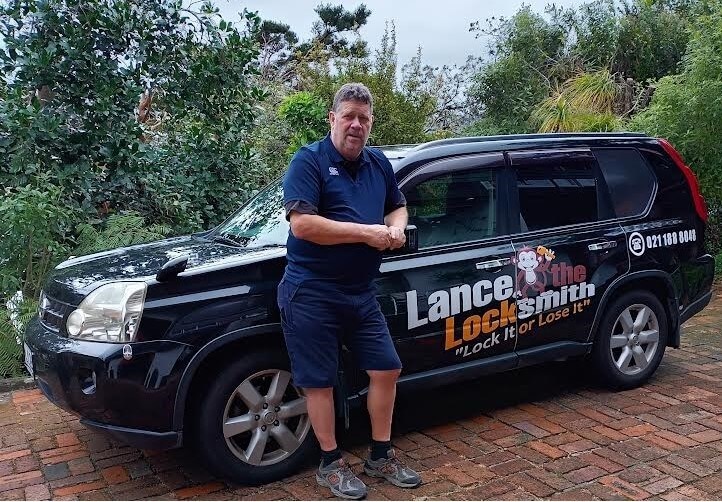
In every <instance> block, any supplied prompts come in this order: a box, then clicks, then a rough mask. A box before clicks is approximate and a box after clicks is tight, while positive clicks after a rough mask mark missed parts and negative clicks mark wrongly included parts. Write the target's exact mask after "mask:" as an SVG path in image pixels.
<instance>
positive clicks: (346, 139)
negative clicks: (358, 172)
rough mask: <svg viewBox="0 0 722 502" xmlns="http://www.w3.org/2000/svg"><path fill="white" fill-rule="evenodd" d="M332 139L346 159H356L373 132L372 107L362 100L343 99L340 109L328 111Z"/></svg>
mask: <svg viewBox="0 0 722 502" xmlns="http://www.w3.org/2000/svg"><path fill="white" fill-rule="evenodd" d="M328 120H329V122H330V123H331V141H332V142H333V146H335V147H336V150H338V151H339V153H340V154H341V155H343V157H344V158H345V159H346V160H356V159H357V158H358V156H359V155H360V154H361V150H362V149H363V147H364V145H365V144H366V141H367V140H368V139H369V133H371V125H372V124H373V122H374V117H373V115H371V107H370V106H369V105H367V104H365V103H361V102H360V101H341V103H340V105H339V107H338V110H337V111H335V112H333V111H331V112H328Z"/></svg>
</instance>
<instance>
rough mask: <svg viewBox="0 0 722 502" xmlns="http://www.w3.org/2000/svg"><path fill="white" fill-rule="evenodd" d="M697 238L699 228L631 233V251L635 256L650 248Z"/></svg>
mask: <svg viewBox="0 0 722 502" xmlns="http://www.w3.org/2000/svg"><path fill="white" fill-rule="evenodd" d="M696 240H697V230H695V229H691V230H677V231H672V232H665V233H661V234H648V235H646V236H645V235H642V234H640V233H639V232H632V233H631V234H629V239H628V246H629V252H630V253H632V254H633V255H634V256H642V255H643V254H644V253H645V251H647V250H648V249H656V248H661V247H669V246H676V245H677V244H686V243H688V242H695V241H696Z"/></svg>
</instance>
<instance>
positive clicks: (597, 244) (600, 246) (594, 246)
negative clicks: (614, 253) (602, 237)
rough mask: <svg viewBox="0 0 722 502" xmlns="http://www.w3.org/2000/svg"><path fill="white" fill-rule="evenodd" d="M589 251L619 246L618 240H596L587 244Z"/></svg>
mask: <svg viewBox="0 0 722 502" xmlns="http://www.w3.org/2000/svg"><path fill="white" fill-rule="evenodd" d="M587 247H588V248H589V251H601V250H603V249H611V248H615V247H617V241H606V242H595V243H594V244H590V245H589V246H587Z"/></svg>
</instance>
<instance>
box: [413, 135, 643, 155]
mask: <svg viewBox="0 0 722 502" xmlns="http://www.w3.org/2000/svg"><path fill="white" fill-rule="evenodd" d="M649 137H650V136H649V135H647V134H645V133H641V132H577V133H544V134H542V133H540V134H503V135H498V136H469V137H466V138H448V139H437V140H434V141H429V142H428V143H422V144H420V145H418V146H415V147H414V148H411V149H409V151H410V152H417V151H419V150H425V149H427V148H434V147H437V146H445V145H457V144H459V143H482V142H485V141H510V140H524V139H560V138H561V139H564V138H580V139H582V138H649Z"/></svg>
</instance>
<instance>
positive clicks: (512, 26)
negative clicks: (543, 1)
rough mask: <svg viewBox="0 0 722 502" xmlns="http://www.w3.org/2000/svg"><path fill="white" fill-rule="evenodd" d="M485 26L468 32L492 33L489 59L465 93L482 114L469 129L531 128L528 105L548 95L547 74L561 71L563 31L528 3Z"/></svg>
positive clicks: (476, 25)
mask: <svg viewBox="0 0 722 502" xmlns="http://www.w3.org/2000/svg"><path fill="white" fill-rule="evenodd" d="M488 24H489V27H488V28H487V29H481V28H480V27H479V23H474V24H472V31H477V32H479V33H480V34H482V35H488V36H491V37H492V43H491V45H490V48H489V54H490V56H492V58H493V59H492V61H491V62H490V63H489V64H488V65H486V66H485V67H483V68H482V69H481V71H480V72H479V73H477V75H476V76H475V78H474V82H473V84H472V86H471V88H470V89H469V91H468V93H467V94H468V96H469V99H470V103H472V104H475V107H476V109H477V110H478V112H477V113H478V117H479V118H481V117H482V116H483V118H484V121H483V123H482V124H479V125H477V126H473V127H472V128H470V130H471V131H473V130H480V131H483V130H490V131H498V132H500V133H524V132H531V131H532V128H531V125H530V124H529V123H528V118H529V116H530V114H531V112H532V109H533V108H534V106H535V105H536V104H537V103H539V102H540V101H541V100H542V99H543V98H544V97H546V96H547V95H548V92H549V86H550V85H551V80H550V78H553V76H554V75H555V74H557V73H559V72H560V71H561V70H560V69H559V65H560V64H561V63H560V62H561V61H562V60H563V57H562V56H563V50H564V45H565V40H566V33H565V31H564V30H563V29H562V28H561V27H560V26H559V25H557V24H554V23H552V22H549V21H547V20H546V19H544V18H543V17H542V16H541V15H539V14H537V13H534V12H532V10H531V8H530V7H529V6H523V7H522V8H520V9H519V11H518V12H517V13H516V14H515V15H514V16H513V17H511V18H509V19H505V18H501V19H499V20H498V21H497V20H495V19H492V20H490V21H489V22H488Z"/></svg>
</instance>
